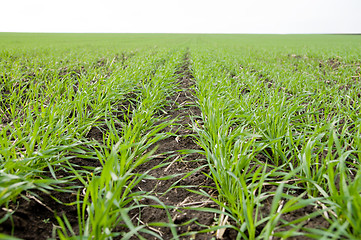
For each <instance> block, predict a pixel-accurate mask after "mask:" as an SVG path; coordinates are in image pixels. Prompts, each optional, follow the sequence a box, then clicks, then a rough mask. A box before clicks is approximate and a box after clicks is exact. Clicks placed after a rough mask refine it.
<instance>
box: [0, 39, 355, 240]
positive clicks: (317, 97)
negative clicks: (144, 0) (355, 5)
mask: <svg viewBox="0 0 361 240" xmlns="http://www.w3.org/2000/svg"><path fill="white" fill-rule="evenodd" d="M360 86H361V36H360V35H200V34H199V35H197V34H30V33H0V239H97V240H100V239H267V240H272V239H360V238H361V195H360V194H361V167H360V162H361V113H360V111H361V89H360Z"/></svg>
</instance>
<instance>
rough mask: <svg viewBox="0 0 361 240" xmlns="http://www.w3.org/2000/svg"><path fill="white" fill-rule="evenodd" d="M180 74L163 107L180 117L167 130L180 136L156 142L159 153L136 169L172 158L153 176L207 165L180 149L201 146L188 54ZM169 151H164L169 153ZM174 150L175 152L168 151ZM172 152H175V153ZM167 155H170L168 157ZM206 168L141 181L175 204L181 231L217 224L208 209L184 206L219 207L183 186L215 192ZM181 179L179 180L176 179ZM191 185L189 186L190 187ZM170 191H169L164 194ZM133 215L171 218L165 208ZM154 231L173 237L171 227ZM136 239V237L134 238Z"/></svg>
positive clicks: (149, 218)
mask: <svg viewBox="0 0 361 240" xmlns="http://www.w3.org/2000/svg"><path fill="white" fill-rule="evenodd" d="M176 74H177V75H178V76H179V78H178V83H179V88H180V89H181V91H180V92H176V93H175V94H173V95H172V96H170V97H168V100H169V102H170V103H171V104H170V105H168V106H167V107H166V108H165V109H164V110H165V112H167V115H168V116H169V118H170V119H174V118H177V119H178V120H177V122H176V123H177V124H178V125H177V127H175V128H174V129H170V128H167V129H165V130H164V131H166V132H169V131H170V132H173V133H175V134H176V135H177V136H172V137H169V138H167V139H165V140H162V141H160V142H158V143H157V145H158V146H159V148H158V149H157V152H156V154H159V155H160V157H159V158H156V159H153V160H151V161H149V162H147V163H146V164H143V165H142V166H140V167H139V168H138V169H137V170H138V172H144V171H147V170H149V169H151V168H153V167H155V166H157V165H159V164H161V163H165V162H169V163H170V165H168V166H165V167H163V168H158V169H155V170H152V171H151V172H150V175H152V176H154V177H163V176H169V175H173V174H181V173H183V174H186V173H188V172H191V171H192V170H194V169H196V168H198V167H201V166H202V165H205V161H204V160H200V159H203V158H204V156H203V155H200V154H195V153H193V154H188V155H183V154H181V153H179V151H181V150H184V149H192V150H201V149H200V147H199V146H198V145H197V144H196V143H195V142H194V139H193V138H192V137H191V136H189V135H190V134H194V132H193V131H192V129H191V127H190V126H191V123H192V121H191V118H190V117H191V116H200V114H201V111H200V109H199V108H198V107H196V106H194V99H193V95H192V93H191V91H190V87H191V86H192V85H193V84H194V82H193V76H192V74H191V72H190V71H189V55H188V53H187V54H186V55H185V57H184V60H183V63H182V65H181V66H180V67H179V70H178V71H177V72H176ZM166 152H168V153H167V154H163V153H166ZM169 152H172V153H169ZM172 154H173V155H172ZM165 158H168V159H166V160H165ZM203 171H207V169H206V168H203V169H202V170H201V171H197V172H195V173H194V174H192V175H190V176H189V177H187V178H185V179H183V180H181V178H182V176H180V177H176V178H172V179H170V180H146V181H144V182H142V184H140V185H139V188H141V189H142V190H143V191H148V192H150V191H153V195H154V196H156V197H158V198H159V199H160V200H161V201H162V202H163V203H164V204H165V205H167V206H172V207H173V209H169V213H170V215H171V217H172V220H173V222H174V223H175V224H178V225H179V226H178V227H177V228H176V230H177V233H178V234H184V233H188V232H191V231H200V230H202V229H204V227H202V226H200V224H202V225H206V226H212V225H213V224H214V218H215V216H214V214H213V213H209V212H201V211H195V210H190V209H184V208H185V207H217V206H216V205H215V204H214V203H213V202H212V201H210V200H209V199H207V198H205V197H203V196H201V195H198V194H195V193H192V192H189V191H187V190H186V189H185V188H182V187H181V186H190V185H191V186H194V187H193V188H192V189H193V190H200V189H203V190H204V191H206V192H208V193H209V194H214V189H213V188H211V187H204V186H213V187H214V183H213V181H212V180H211V179H208V178H207V177H206V176H205V175H204V174H203V173H202V172H203ZM177 181H179V182H177ZM174 184H176V185H175V186H177V187H178V188H172V189H171V190H170V191H168V190H169V189H170V188H171V186H172V185H174ZM189 189H190V188H189ZM166 191H168V192H167V193H166V194H164V195H163V194H162V193H164V192H166ZM142 203H144V204H156V205H158V203H156V202H153V201H150V200H147V199H145V200H144V201H143V202H142ZM130 214H131V217H132V218H134V220H135V223H136V222H140V223H142V224H147V223H151V222H169V219H168V216H167V214H166V210H164V209H159V208H153V207H146V208H143V209H142V210H141V212H140V215H139V211H134V212H131V213H130ZM192 219H196V220H195V221H193V222H192V223H190V224H188V225H184V226H182V224H184V223H186V222H187V221H190V220H192ZM152 230H153V231H156V232H158V234H161V236H162V237H163V238H164V239H171V238H172V237H173V235H172V233H171V230H170V228H155V229H152ZM143 236H144V237H145V238H146V239H155V238H154V237H152V236H149V235H145V234H144V235H143ZM194 237H195V239H211V238H212V237H213V234H212V233H203V234H197V235H196V236H193V239H194ZM191 238H192V236H186V237H182V239H191ZM134 239H137V238H134Z"/></svg>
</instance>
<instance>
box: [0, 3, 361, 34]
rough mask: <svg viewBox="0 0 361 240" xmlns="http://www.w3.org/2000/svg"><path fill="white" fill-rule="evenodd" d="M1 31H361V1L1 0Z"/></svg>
mask: <svg viewBox="0 0 361 240" xmlns="http://www.w3.org/2000/svg"><path fill="white" fill-rule="evenodd" d="M0 9H1V12H0V32H120V33H128V32H130V33H138V32H140V33H149V32H154V33H361V0H339V1H338V0H273V1H272V0H238V1H237V0H219V1H214V0H127V1H124V0H97V1H95V0H0Z"/></svg>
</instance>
